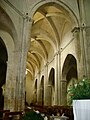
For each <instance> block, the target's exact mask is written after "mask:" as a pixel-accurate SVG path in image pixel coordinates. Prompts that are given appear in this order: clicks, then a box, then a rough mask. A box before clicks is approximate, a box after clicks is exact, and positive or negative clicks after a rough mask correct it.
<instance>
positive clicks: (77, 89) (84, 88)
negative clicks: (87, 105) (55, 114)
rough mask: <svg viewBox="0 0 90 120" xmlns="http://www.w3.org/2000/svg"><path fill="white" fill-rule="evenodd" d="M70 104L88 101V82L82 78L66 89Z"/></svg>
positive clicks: (89, 86)
mask: <svg viewBox="0 0 90 120" xmlns="http://www.w3.org/2000/svg"><path fill="white" fill-rule="evenodd" d="M68 95H69V96H70V103H72V100H81V99H90V81H89V80H88V79H86V78H83V79H82V80H80V81H79V82H77V83H76V84H74V85H73V86H71V87H70V88H69V89H68Z"/></svg>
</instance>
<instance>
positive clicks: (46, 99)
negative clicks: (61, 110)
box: [44, 64, 49, 105]
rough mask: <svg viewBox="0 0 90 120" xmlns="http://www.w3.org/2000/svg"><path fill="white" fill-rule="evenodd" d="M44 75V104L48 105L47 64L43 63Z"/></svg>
mask: <svg viewBox="0 0 90 120" xmlns="http://www.w3.org/2000/svg"><path fill="white" fill-rule="evenodd" d="M44 73H45V76H44V105H49V101H48V96H49V93H48V64H46V65H45V72H44Z"/></svg>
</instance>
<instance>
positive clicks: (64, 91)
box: [60, 80, 67, 105]
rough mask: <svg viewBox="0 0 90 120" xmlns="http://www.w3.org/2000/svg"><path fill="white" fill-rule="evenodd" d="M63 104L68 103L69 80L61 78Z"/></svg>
mask: <svg viewBox="0 0 90 120" xmlns="http://www.w3.org/2000/svg"><path fill="white" fill-rule="evenodd" d="M60 82H61V83H60V85H61V105H67V81H66V80H61V81H60Z"/></svg>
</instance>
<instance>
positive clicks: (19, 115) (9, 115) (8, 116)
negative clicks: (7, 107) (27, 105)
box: [3, 111, 23, 120]
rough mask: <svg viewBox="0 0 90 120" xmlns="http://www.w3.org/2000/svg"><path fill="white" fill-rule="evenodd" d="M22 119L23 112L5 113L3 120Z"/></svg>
mask: <svg viewBox="0 0 90 120" xmlns="http://www.w3.org/2000/svg"><path fill="white" fill-rule="evenodd" d="M16 117H17V118H16ZM22 117H23V111H14V112H6V113H5V116H4V119H3V120H10V119H13V118H16V120H21V119H22Z"/></svg>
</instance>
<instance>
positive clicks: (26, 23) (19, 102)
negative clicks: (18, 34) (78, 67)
mask: <svg viewBox="0 0 90 120" xmlns="http://www.w3.org/2000/svg"><path fill="white" fill-rule="evenodd" d="M30 20H31V19H30V18H29V17H28V15H27V14H26V16H25V17H24V18H23V30H22V38H21V48H20V55H19V66H18V72H17V73H18V75H17V86H16V87H17V88H16V106H17V107H16V109H17V110H24V108H25V82H26V81H25V80H26V59H27V52H28V41H29V27H30V26H31V22H30Z"/></svg>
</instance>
